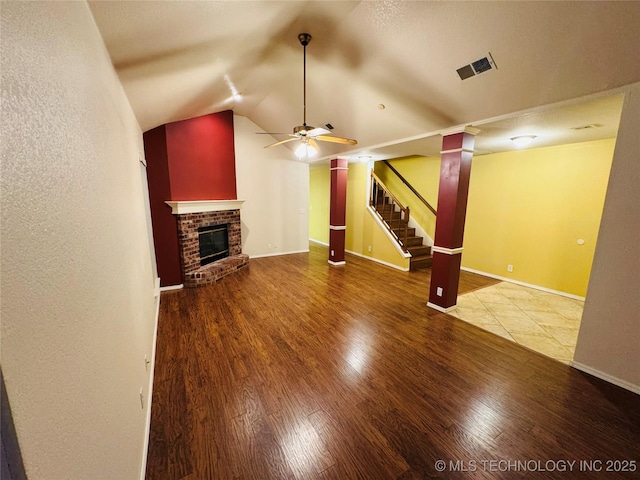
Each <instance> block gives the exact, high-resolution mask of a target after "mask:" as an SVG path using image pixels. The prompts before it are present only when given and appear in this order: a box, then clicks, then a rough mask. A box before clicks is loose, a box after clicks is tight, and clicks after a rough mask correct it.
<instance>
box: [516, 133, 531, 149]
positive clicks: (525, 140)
mask: <svg viewBox="0 0 640 480" xmlns="http://www.w3.org/2000/svg"><path fill="white" fill-rule="evenodd" d="M535 139H536V135H519V136H517V137H511V141H512V142H513V143H515V144H516V146H517V147H519V148H522V147H526V146H527V145H529V144H530V143H531V142H533V141H534V140H535Z"/></svg>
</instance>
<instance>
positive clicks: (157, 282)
mask: <svg viewBox="0 0 640 480" xmlns="http://www.w3.org/2000/svg"><path fill="white" fill-rule="evenodd" d="M160 291H161V289H160V277H156V280H155V282H153V297H154V298H158V297H159V296H160Z"/></svg>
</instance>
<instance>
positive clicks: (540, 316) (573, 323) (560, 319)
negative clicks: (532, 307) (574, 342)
mask: <svg viewBox="0 0 640 480" xmlns="http://www.w3.org/2000/svg"><path fill="white" fill-rule="evenodd" d="M527 315H528V316H529V317H530V318H532V319H533V320H535V321H536V322H537V323H539V324H540V325H551V326H554V327H565V328H577V327H578V325H579V324H580V321H579V320H571V319H569V318H567V317H565V316H563V315H561V314H559V313H557V312H534V311H527Z"/></svg>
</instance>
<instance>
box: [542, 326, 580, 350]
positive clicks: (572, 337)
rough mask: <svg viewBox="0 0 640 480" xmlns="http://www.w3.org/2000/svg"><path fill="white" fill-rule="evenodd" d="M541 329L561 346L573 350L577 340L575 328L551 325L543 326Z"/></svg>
mask: <svg viewBox="0 0 640 480" xmlns="http://www.w3.org/2000/svg"><path fill="white" fill-rule="evenodd" d="M542 328H544V330H545V331H546V332H547V333H548V334H549V335H551V336H552V337H553V338H555V339H556V340H557V341H558V342H559V343H560V344H561V345H563V346H565V347H573V348H575V346H576V341H577V340H578V329H577V328H565V327H554V326H552V325H544V326H543V327H542Z"/></svg>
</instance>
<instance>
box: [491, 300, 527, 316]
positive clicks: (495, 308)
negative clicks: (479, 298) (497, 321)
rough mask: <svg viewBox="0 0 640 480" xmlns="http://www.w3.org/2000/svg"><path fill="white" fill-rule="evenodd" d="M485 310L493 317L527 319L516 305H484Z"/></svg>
mask: <svg viewBox="0 0 640 480" xmlns="http://www.w3.org/2000/svg"><path fill="white" fill-rule="evenodd" d="M484 305H485V307H487V310H489V312H491V313H492V314H493V315H503V316H512V317H518V318H528V317H527V314H526V313H525V312H524V311H523V310H521V309H520V308H519V307H518V306H517V305H513V304H505V303H488V302H487V303H484Z"/></svg>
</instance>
